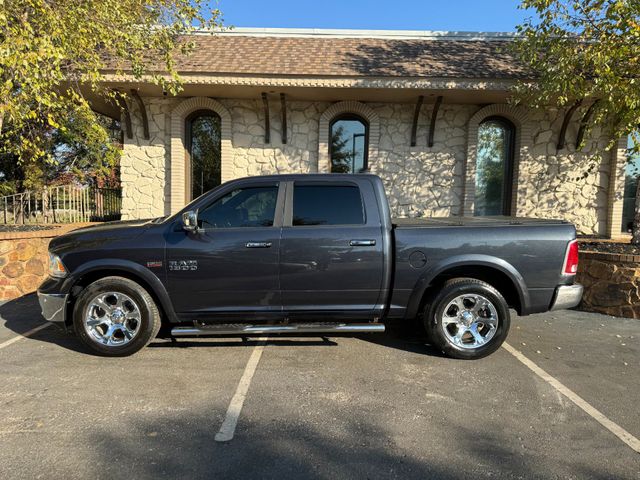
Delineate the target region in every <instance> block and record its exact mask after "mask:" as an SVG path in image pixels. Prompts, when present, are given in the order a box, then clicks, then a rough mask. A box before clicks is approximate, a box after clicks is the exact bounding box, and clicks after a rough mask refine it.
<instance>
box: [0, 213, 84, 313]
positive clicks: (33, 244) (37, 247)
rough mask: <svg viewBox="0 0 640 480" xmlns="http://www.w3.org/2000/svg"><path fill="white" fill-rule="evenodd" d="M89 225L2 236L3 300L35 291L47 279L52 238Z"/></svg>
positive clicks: (0, 297) (0, 289) (0, 295)
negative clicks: (49, 248)
mask: <svg viewBox="0 0 640 480" xmlns="http://www.w3.org/2000/svg"><path fill="white" fill-rule="evenodd" d="M85 225H88V224H69V225H61V226H59V227H58V228H52V229H50V230H40V231H35V232H4V233H0V300H10V299H13V298H18V297H20V296H22V295H26V294H28V293H32V292H34V291H35V290H36V289H37V288H38V286H39V285H40V284H41V283H42V282H43V281H44V279H45V278H47V270H48V264H49V254H48V252H47V248H48V247H49V242H50V241H51V239H52V238H55V237H57V236H59V235H62V234H64V233H67V232H69V231H71V230H74V229H76V228H79V227H81V226H85Z"/></svg>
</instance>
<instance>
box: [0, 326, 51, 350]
mask: <svg viewBox="0 0 640 480" xmlns="http://www.w3.org/2000/svg"><path fill="white" fill-rule="evenodd" d="M51 325H53V323H51V322H47V323H43V324H42V325H38V326H37V327H35V328H32V329H31V330H29V331H28V332H24V333H21V334H20V335H17V336H15V337H13V338H12V339H10V340H7V341H6V342H2V343H0V349H3V348H4V347H8V346H9V345H11V344H13V343H16V342H17V341H18V340H22V339H23V338H27V337H28V336H30V335H33V334H34V333H36V332H39V331H40V330H42V329H44V328H47V327H50V326H51Z"/></svg>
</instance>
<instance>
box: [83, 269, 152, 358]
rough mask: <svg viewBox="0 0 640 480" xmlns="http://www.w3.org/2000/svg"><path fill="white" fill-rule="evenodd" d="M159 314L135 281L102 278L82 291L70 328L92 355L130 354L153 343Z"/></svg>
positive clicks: (149, 297)
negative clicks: (92, 352)
mask: <svg viewBox="0 0 640 480" xmlns="http://www.w3.org/2000/svg"><path fill="white" fill-rule="evenodd" d="M160 324H161V321H160V313H159V312H158V308H157V306H156V304H155V302H154V301H153V298H151V295H149V293H148V292H147V291H146V290H145V289H144V288H142V287H141V286H140V285H139V284H137V283H136V282H134V281H132V280H129V279H128V278H123V277H105V278H102V279H100V280H97V281H95V282H93V283H92V284H91V285H89V286H88V287H87V288H85V289H84V290H83V291H82V292H81V293H80V295H79V296H78V299H77V300H76V303H75V306H74V309H73V326H74V330H75V332H76V335H77V336H78V338H80V340H81V341H82V342H83V343H84V344H85V345H86V346H87V347H89V348H90V349H91V350H92V351H94V352H95V353H98V354H100V355H105V356H110V357H122V356H126V355H132V354H134V353H136V352H137V351H139V350H140V349H142V348H144V347H145V346H146V345H147V344H148V343H149V342H150V341H151V340H153V339H154V338H155V337H156V335H157V334H158V331H159V329H160Z"/></svg>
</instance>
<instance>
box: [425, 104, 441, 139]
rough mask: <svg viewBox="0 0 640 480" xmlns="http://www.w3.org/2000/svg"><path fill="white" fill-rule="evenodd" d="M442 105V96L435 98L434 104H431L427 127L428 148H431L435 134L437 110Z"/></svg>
mask: <svg viewBox="0 0 640 480" xmlns="http://www.w3.org/2000/svg"><path fill="white" fill-rule="evenodd" d="M441 104H442V95H439V96H438V98H436V103H434V104H433V111H432V112H431V124H430V125H429V139H428V141H427V145H428V146H429V148H431V147H433V136H434V134H435V132H436V118H438V110H440V105H441Z"/></svg>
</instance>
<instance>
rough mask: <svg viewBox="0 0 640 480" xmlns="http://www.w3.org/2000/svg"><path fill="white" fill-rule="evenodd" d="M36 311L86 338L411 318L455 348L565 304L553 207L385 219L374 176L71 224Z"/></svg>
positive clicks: (459, 351)
mask: <svg viewBox="0 0 640 480" xmlns="http://www.w3.org/2000/svg"><path fill="white" fill-rule="evenodd" d="M49 250H50V251H49V255H50V265H49V274H50V275H49V278H48V279H47V280H45V281H44V283H43V284H42V285H41V286H40V288H39V290H38V296H39V301H40V304H41V307H42V313H43V316H44V317H45V319H46V320H49V321H51V322H57V323H59V324H60V325H62V326H63V327H64V328H66V329H67V330H68V331H70V332H74V333H75V334H76V335H77V336H78V338H79V339H80V340H81V341H82V342H83V343H84V344H86V345H87V346H88V347H89V348H90V349H91V350H92V351H94V352H96V353H98V354H102V355H107V356H124V355H130V354H133V353H135V352H137V351H138V350H140V349H141V348H143V347H144V346H146V345H147V344H148V343H149V342H150V341H151V340H152V339H153V338H154V337H156V336H157V335H158V334H159V332H161V334H162V335H164V336H173V337H180V336H199V335H236V334H237V335H241V336H249V335H253V334H259V335H266V334H282V333H285V334H286V333H297V334H300V333H302V334H305V333H308V334H314V335H315V334H327V333H354V332H382V331H384V330H385V327H386V326H387V325H389V324H390V323H392V322H412V321H414V320H419V324H421V325H423V326H424V328H425V329H426V332H427V334H428V337H429V341H430V342H431V343H432V344H433V345H435V346H437V348H439V349H441V350H442V351H443V352H445V353H446V354H447V355H450V356H452V357H456V358H463V359H473V358H480V357H483V356H485V355H488V354H490V353H491V352H493V351H495V350H496V349H497V348H498V347H499V346H500V345H501V344H502V342H503V341H504V340H505V338H506V336H507V333H508V331H509V326H510V309H513V310H515V311H516V312H517V313H518V314H519V315H528V314H531V313H536V312H545V311H548V310H554V309H562V308H571V307H574V306H576V305H577V304H578V303H579V302H580V299H581V296H582V287H581V286H580V285H579V284H576V283H575V282H574V279H575V275H576V271H577V264H578V244H577V242H576V231H575V228H574V226H573V225H571V224H570V223H568V222H565V221H562V220H541V219H523V218H513V217H487V218H480V217H474V218H462V217H450V218H429V219H397V220H396V219H392V218H391V215H390V210H389V205H388V203H387V198H386V196H385V192H384V188H383V183H382V181H381V179H380V178H378V177H376V176H374V175H370V174H359V175H341V174H326V175H322V174H319V175H278V176H264V177H250V178H244V179H239V180H234V181H231V182H227V183H225V184H223V185H221V186H219V187H217V188H215V189H213V190H211V191H210V192H208V193H206V194H204V195H202V196H201V197H199V198H197V199H196V200H194V201H193V202H191V203H190V204H189V205H187V206H186V207H185V208H184V209H183V210H182V211H180V212H177V213H176V214H174V215H172V216H169V217H163V218H157V219H153V220H139V221H124V222H114V223H106V224H101V225H95V226H90V227H87V228H82V229H79V230H75V231H73V232H71V233H68V234H66V235H63V236H60V237H58V238H56V239H54V240H53V241H52V242H51V244H50V246H49Z"/></svg>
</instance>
